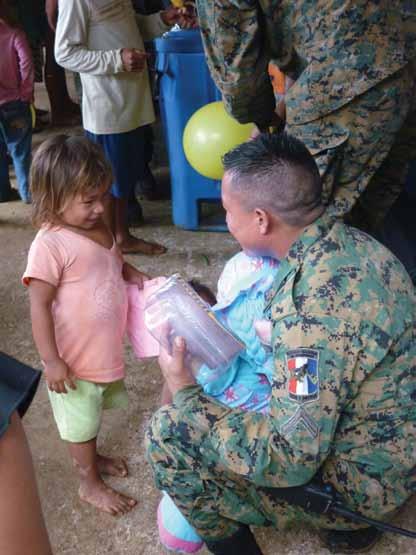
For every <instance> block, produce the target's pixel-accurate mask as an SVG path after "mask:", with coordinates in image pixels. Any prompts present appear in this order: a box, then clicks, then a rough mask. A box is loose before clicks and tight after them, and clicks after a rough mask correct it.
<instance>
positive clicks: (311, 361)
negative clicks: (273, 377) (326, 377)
mask: <svg viewBox="0 0 416 555" xmlns="http://www.w3.org/2000/svg"><path fill="white" fill-rule="evenodd" d="M286 369H287V374H288V381H287V383H288V396H289V399H290V400H291V401H294V402H295V403H298V404H301V405H302V404H304V403H310V402H311V401H316V400H317V399H319V352H318V351H317V350H316V349H307V348H304V347H299V348H298V349H292V350H290V351H287V353H286Z"/></svg>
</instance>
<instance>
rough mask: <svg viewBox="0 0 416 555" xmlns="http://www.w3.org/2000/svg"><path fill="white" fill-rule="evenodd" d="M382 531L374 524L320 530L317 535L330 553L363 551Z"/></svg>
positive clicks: (376, 539)
mask: <svg viewBox="0 0 416 555" xmlns="http://www.w3.org/2000/svg"><path fill="white" fill-rule="evenodd" d="M382 535H383V533H382V532H381V531H380V530H377V528H374V526H370V527H369V528H362V529H361V530H320V531H319V537H320V539H321V541H322V543H323V545H324V546H325V547H326V548H327V549H329V551H330V552H331V553H365V552H367V551H370V549H372V548H373V546H374V545H375V544H376V543H377V542H378V541H379V539H380V538H381V536H382Z"/></svg>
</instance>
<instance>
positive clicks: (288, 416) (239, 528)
mask: <svg viewBox="0 0 416 555" xmlns="http://www.w3.org/2000/svg"><path fill="white" fill-rule="evenodd" d="M224 163H225V174H224V178H223V188H222V195H223V204H224V208H225V209H226V211H227V223H228V227H229V229H230V232H231V233H232V234H233V235H234V237H235V238H236V239H237V241H238V242H239V243H240V245H241V247H242V248H243V249H244V250H245V251H246V252H247V253H256V254H259V253H261V254H263V255H268V256H272V257H274V258H278V259H280V260H281V263H280V266H279V270H278V274H277V277H276V280H275V283H274V286H273V288H272V294H271V296H270V298H269V299H268V301H266V303H265V314H266V315H267V316H268V317H269V318H270V319H271V321H272V324H273V336H272V337H273V339H272V344H273V352H274V359H275V375H274V379H273V382H272V384H271V385H272V400H271V405H270V413H269V414H268V415H264V414H260V413H253V412H243V411H241V410H236V409H231V408H228V407H225V406H223V405H221V404H219V403H216V402H215V401H214V400H213V399H211V398H210V397H209V396H208V395H206V394H204V393H203V392H202V390H201V387H199V386H197V385H196V384H195V381H194V379H193V377H192V376H191V374H190V373H189V372H188V370H187V369H186V368H185V366H184V364H183V355H184V352H183V351H184V345H183V342H182V343H181V342H180V341H178V345H177V346H176V350H174V355H173V356H172V357H171V356H169V355H168V354H167V353H164V354H163V356H161V359H160V365H161V368H162V371H163V373H164V376H165V378H166V380H167V383H168V386H169V388H170V389H171V392H172V394H173V395H174V401H173V404H172V405H169V406H165V407H163V408H162V409H160V410H159V411H158V412H157V413H156V414H155V415H154V417H153V419H152V421H151V424H150V427H149V430H148V432H147V440H146V441H147V451H148V458H149V460H150V463H151V465H152V467H153V471H154V474H155V481H156V485H157V487H158V488H159V489H160V490H165V491H167V492H168V493H169V495H170V496H171V497H172V498H173V499H174V501H175V503H176V504H177V506H178V507H179V509H180V510H181V511H182V512H183V514H184V515H185V516H186V518H188V519H189V521H190V522H191V523H192V525H193V526H194V527H195V528H196V530H197V531H198V533H199V534H200V535H201V537H202V538H203V539H204V540H205V541H206V542H207V545H208V547H209V549H211V551H212V552H213V553H216V554H218V555H220V554H222V553H227V555H231V554H232V553H234V552H235V553H237V552H238V553H239V555H244V554H247V555H255V554H257V553H260V550H259V549H258V547H257V546H256V544H255V540H254V538H253V537H252V536H251V535H250V531H249V529H248V527H247V526H245V525H256V526H266V525H270V524H272V525H273V526H275V527H276V528H281V527H283V526H285V525H286V524H287V523H289V522H291V521H298V520H299V519H302V520H304V521H306V522H308V523H310V524H311V525H313V526H316V527H320V528H325V529H341V530H342V529H343V530H345V529H347V530H352V529H354V528H355V526H354V525H353V524H352V523H351V522H347V521H345V520H342V519H340V518H339V517H337V518H335V517H332V516H328V515H326V516H323V515H317V514H312V513H306V512H304V511H303V510H302V509H300V508H298V507H295V506H292V505H289V504H288V503H286V502H283V501H279V499H278V498H277V497H276V495H275V494H274V493H273V491H272V490H271V489H269V488H282V487H291V486H298V485H301V484H305V483H307V482H309V481H310V480H311V479H312V478H313V477H314V476H316V475H317V474H319V475H320V477H321V478H322V479H323V480H324V481H325V482H329V483H331V484H333V485H334V486H335V488H336V490H337V491H338V492H339V493H340V494H341V495H342V497H343V498H344V500H345V504H346V505H347V506H348V507H349V508H351V509H353V510H358V511H360V512H361V513H362V514H364V515H366V516H368V517H373V518H376V519H388V518H389V517H390V516H391V515H393V514H394V512H395V511H396V510H397V509H398V507H400V506H401V505H403V503H404V502H405V501H406V500H407V499H408V498H409V496H410V495H411V492H412V491H414V490H415V461H416V458H415V447H416V404H415V398H416V379H415V378H416V372H415V370H416V337H415V329H416V328H415V320H416V299H415V293H414V288H413V286H412V284H411V282H410V279H409V276H408V275H407V273H406V271H405V270H404V268H403V266H402V265H401V264H400V262H399V261H398V260H397V259H396V258H395V257H394V256H393V255H392V254H391V253H390V252H389V251H388V250H387V249H386V248H385V247H383V246H382V245H381V244H379V243H378V242H377V241H376V240H374V239H373V238H371V237H370V236H369V235H366V234H363V233H362V232H360V231H358V230H357V229H354V228H350V227H348V226H346V225H345V224H343V223H341V222H340V221H339V220H338V219H337V218H335V217H334V216H333V215H331V214H330V213H328V211H325V208H324V206H323V205H322V203H321V180H320V177H319V173H318V170H317V168H316V165H315V163H314V160H313V158H312V156H311V155H310V154H309V152H308V151H307V149H306V148H305V147H304V146H303V145H302V144H301V143H300V142H299V141H298V140H296V139H294V138H291V137H290V136H287V135H286V134H283V135H274V136H268V135H264V134H263V135H260V136H259V137H258V138H257V139H255V140H254V141H250V142H248V143H244V144H243V145H240V146H239V147H237V148H236V149H235V150H234V151H232V152H231V153H229V154H227V155H226V157H225V162H224ZM367 532H368V530H367ZM331 534H332V536H330V542H329V544H328V545H333V544H334V542H335V545H337V540H336V538H337V537H338V538H342V542H341V543H342V545H343V544H344V543H345V542H346V544H347V545H348V547H349V548H351V547H353V548H354V547H356V546H357V545H358V546H362V544H363V543H364V545H365V546H366V545H367V543H368V542H367V540H368V541H369V542H370V540H371V541H373V540H374V539H375V537H374V536H371V534H370V536H371V538H370V539H369V538H368V537H367V536H366V537H364V540H363V541H361V540H362V538H363V536H362V534H361V531H359V532H355V533H354V532H349V533H348V534H347V535H345V533H344V534H341V535H339V533H337V532H334V533H332V532H331ZM337 534H338V535H337ZM354 534H359V535H358V536H355V535H354ZM360 534H361V535H360ZM334 538H335V539H334ZM360 538H361V540H360ZM328 541H329V540H328ZM331 542H332V543H331ZM357 542H358V543H357ZM338 543H339V542H338ZM233 549H234V551H233Z"/></svg>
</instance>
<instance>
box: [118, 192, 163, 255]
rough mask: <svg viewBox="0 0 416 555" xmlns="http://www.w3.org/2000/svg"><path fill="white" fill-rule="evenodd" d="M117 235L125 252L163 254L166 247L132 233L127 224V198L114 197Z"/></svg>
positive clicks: (119, 243)
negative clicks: (138, 237)
mask: <svg viewBox="0 0 416 555" xmlns="http://www.w3.org/2000/svg"><path fill="white" fill-rule="evenodd" d="M114 203H115V204H114V219H115V230H114V231H115V237H116V241H117V244H118V245H119V247H120V249H121V252H123V253H125V254H134V253H139V254H163V253H164V252H166V247H164V246H163V245H158V244H157V243H149V242H148V241H144V240H143V239H137V237H134V235H131V234H130V232H129V228H128V225H127V205H128V200H127V199H121V198H116V199H114Z"/></svg>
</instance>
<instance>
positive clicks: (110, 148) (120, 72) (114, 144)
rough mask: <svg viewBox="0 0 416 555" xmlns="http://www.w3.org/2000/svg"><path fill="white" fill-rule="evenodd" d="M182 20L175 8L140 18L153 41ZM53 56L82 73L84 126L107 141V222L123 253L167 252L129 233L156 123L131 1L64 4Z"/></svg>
mask: <svg viewBox="0 0 416 555" xmlns="http://www.w3.org/2000/svg"><path fill="white" fill-rule="evenodd" d="M181 18H182V15H181V12H180V11H179V10H176V9H175V8H172V9H169V10H166V11H163V12H160V14H155V15H151V16H143V17H141V18H140V23H141V24H142V25H141V26H142V28H143V29H145V31H146V33H148V34H149V36H155V35H158V34H161V33H162V32H164V31H166V30H167V29H168V28H169V26H170V25H172V24H173V23H174V22H175V21H179V20H180V19H181ZM55 55H56V59H57V61H58V63H59V64H61V65H62V66H64V67H65V68H67V69H70V70H71V71H77V72H79V73H80V74H81V81H82V90H83V97H82V113H83V125H84V129H85V130H86V133H87V136H88V137H89V138H90V139H91V140H93V141H95V142H97V143H99V144H101V145H102V146H103V148H104V151H105V154H106V156H107V158H108V160H109V161H110V162H111V165H112V168H113V174H114V183H113V187H112V195H113V199H114V200H113V202H112V203H110V204H109V210H108V213H107V215H106V221H107V222H108V224H109V226H110V228H111V229H112V230H113V231H114V235H115V238H116V241H117V244H118V245H119V247H120V249H121V251H122V252H124V253H143V254H162V253H163V252H165V250H166V249H165V247H163V246H161V245H157V244H155V243H148V242H146V241H143V240H142V239H137V238H136V237H134V236H133V235H131V234H130V232H129V229H128V220H127V207H128V199H129V196H130V194H131V192H132V191H133V190H134V186H135V184H136V183H137V181H138V180H139V179H141V178H142V176H143V172H144V165H145V161H144V147H145V140H146V139H145V132H144V129H145V126H146V125H147V124H149V123H151V122H153V121H154V111H153V104H152V97H151V92H150V88H149V79H148V74H147V71H146V54H145V52H144V46H143V40H142V37H141V35H140V32H139V28H138V27H137V24H136V16H135V13H134V10H133V7H132V5H131V1H130V0H122V1H118V2H116V1H114V0H106V1H103V0H68V1H65V2H61V3H60V4H59V13H58V23H57V27H56V39H55Z"/></svg>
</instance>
